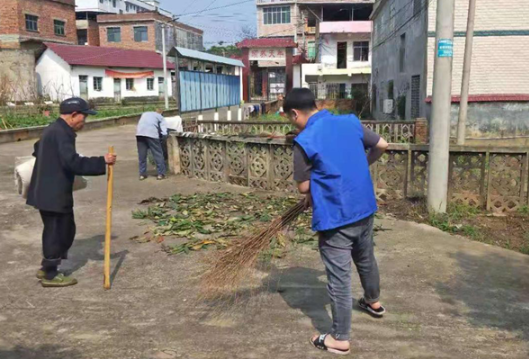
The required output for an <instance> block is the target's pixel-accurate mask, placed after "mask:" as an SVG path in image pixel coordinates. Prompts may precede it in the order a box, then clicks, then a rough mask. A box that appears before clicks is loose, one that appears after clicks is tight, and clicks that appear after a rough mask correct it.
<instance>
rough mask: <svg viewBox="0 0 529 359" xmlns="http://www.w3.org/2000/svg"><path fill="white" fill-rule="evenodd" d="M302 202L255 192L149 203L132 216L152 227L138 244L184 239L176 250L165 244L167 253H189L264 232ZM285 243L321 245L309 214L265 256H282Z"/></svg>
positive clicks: (286, 232)
mask: <svg viewBox="0 0 529 359" xmlns="http://www.w3.org/2000/svg"><path fill="white" fill-rule="evenodd" d="M298 202H299V198H298V197H294V196H288V197H276V196H266V197H263V196H257V195H255V194H252V193H245V194H232V193H206V194H193V195H190V196H183V195H174V196H172V197H170V198H165V199H159V198H149V199H147V200H145V201H142V202H141V204H148V205H149V206H148V208H146V209H139V210H136V211H133V212H132V216H133V218H135V219H141V220H149V221H151V222H152V223H153V224H154V226H153V227H152V228H151V229H150V230H149V231H148V232H146V233H145V234H144V236H142V237H133V238H131V239H133V240H135V241H137V242H149V241H156V242H158V243H162V242H164V240H165V238H167V237H172V238H180V239H182V240H183V242H182V243H180V244H177V245H165V244H162V247H163V249H164V250H165V251H166V252H167V253H169V254H180V253H186V254H187V253H189V252H192V251H199V250H202V249H206V248H208V247H216V248H217V249H223V248H226V247H228V246H229V245H230V243H231V241H232V240H233V239H235V238H240V237H242V236H244V235H245V234H248V233H251V232H253V231H255V230H257V229H259V228H262V227H264V226H266V225H267V224H268V222H271V221H272V220H274V219H275V218H277V217H278V216H280V215H281V214H282V213H283V212H285V211H286V210H288V209H289V208H290V207H292V206H293V205H295V204H296V203H298ZM287 242H291V243H297V244H306V245H310V246H313V247H314V248H315V247H316V245H317V236H316V234H315V233H314V232H312V231H311V230H310V213H309V212H305V213H303V214H302V215H300V216H299V217H298V218H297V219H296V220H295V221H294V222H293V223H292V225H291V226H290V227H289V228H288V230H286V231H283V232H281V233H280V234H279V235H278V236H276V237H275V238H274V239H273V240H272V242H271V246H270V250H269V252H267V255H269V256H270V257H282V256H283V255H284V254H285V252H286V247H287V246H286V244H287Z"/></svg>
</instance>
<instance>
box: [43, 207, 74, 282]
mask: <svg viewBox="0 0 529 359" xmlns="http://www.w3.org/2000/svg"><path fill="white" fill-rule="evenodd" d="M40 216H41V218H42V223H44V230H43V232H42V254H43V259H42V269H43V270H44V271H45V272H46V278H47V279H53V278H54V277H55V276H56V275H57V272H58V267H59V265H60V264H61V261H62V260H63V259H67V258H68V250H69V249H70V248H71V247H72V244H73V240H74V238H75V230H76V228H75V219H74V214H73V212H71V213H56V212H47V211H40Z"/></svg>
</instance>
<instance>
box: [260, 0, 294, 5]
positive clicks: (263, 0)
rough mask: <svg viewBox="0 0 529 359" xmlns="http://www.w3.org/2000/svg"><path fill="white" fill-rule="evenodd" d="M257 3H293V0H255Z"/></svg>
mask: <svg viewBox="0 0 529 359" xmlns="http://www.w3.org/2000/svg"><path fill="white" fill-rule="evenodd" d="M256 1H257V5H272V4H288V3H294V2H296V1H295V0H256Z"/></svg>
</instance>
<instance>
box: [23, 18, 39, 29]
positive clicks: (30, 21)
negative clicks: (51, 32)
mask: <svg viewBox="0 0 529 359" xmlns="http://www.w3.org/2000/svg"><path fill="white" fill-rule="evenodd" d="M26 30H28V31H39V17H38V16H34V15H26Z"/></svg>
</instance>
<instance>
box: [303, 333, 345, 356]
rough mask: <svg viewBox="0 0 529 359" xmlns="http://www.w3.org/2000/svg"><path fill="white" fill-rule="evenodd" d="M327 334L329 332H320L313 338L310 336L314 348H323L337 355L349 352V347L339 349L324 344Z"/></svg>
mask: <svg viewBox="0 0 529 359" xmlns="http://www.w3.org/2000/svg"><path fill="white" fill-rule="evenodd" d="M327 335H329V334H322V335H320V336H318V337H317V338H316V339H315V340H313V339H312V338H310V344H312V345H313V346H314V347H315V348H317V349H319V350H323V351H326V352H329V353H333V354H338V355H347V354H349V353H350V352H351V349H347V350H341V349H334V348H329V347H328V346H326V345H325V338H326V337H327Z"/></svg>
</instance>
